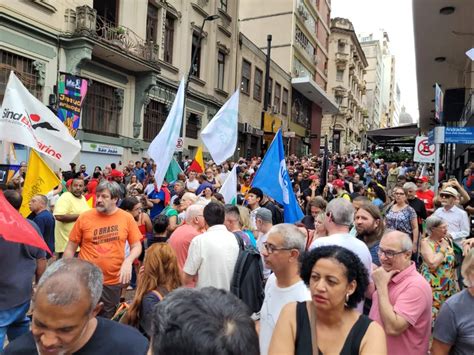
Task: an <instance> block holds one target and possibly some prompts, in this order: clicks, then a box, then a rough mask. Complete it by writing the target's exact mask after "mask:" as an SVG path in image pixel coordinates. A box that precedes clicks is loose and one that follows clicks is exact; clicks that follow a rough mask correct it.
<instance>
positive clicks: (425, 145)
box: [413, 136, 436, 164]
mask: <svg viewBox="0 0 474 355" xmlns="http://www.w3.org/2000/svg"><path fill="white" fill-rule="evenodd" d="M435 151H436V146H435V145H434V144H429V142H428V137H424V136H419V137H416V142H415V152H414V154H413V161H414V162H417V163H432V164H433V163H434V162H435Z"/></svg>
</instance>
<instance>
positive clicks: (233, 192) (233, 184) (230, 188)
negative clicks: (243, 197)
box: [219, 164, 238, 205]
mask: <svg viewBox="0 0 474 355" xmlns="http://www.w3.org/2000/svg"><path fill="white" fill-rule="evenodd" d="M237 167H238V164H234V167H233V168H232V170H231V171H230V173H229V174H228V175H227V178H226V179H225V181H224V183H223V184H222V186H221V188H220V189H219V193H220V194H221V195H222V196H223V197H224V201H225V203H228V204H231V205H236V204H237Z"/></svg>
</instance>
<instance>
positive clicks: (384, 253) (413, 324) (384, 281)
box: [369, 231, 432, 355]
mask: <svg viewBox="0 0 474 355" xmlns="http://www.w3.org/2000/svg"><path fill="white" fill-rule="evenodd" d="M412 251H413V241H412V239H411V238H410V236H409V235H407V234H406V233H402V232H400V231H390V232H388V233H386V234H385V235H384V236H383V237H382V240H381V241H380V246H379V251H378V256H379V260H380V263H381V265H382V266H380V267H379V268H377V269H376V270H374V272H373V273H372V277H373V279H374V283H375V287H376V291H375V292H374V293H373V294H372V307H371V309H370V313H369V317H370V319H373V320H374V321H376V322H377V323H379V324H380V325H381V326H382V327H383V328H384V330H385V333H386V335H387V349H388V354H389V355H392V354H393V355H399V354H405V355H419V354H426V353H427V352H428V348H429V341H430V335H431V305H432V296H431V287H430V285H429V284H428V282H427V281H426V280H425V279H424V278H423V276H422V275H420V274H419V273H418V272H417V271H416V266H415V263H414V262H413V261H412V260H411V255H412Z"/></svg>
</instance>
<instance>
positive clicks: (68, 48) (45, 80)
mask: <svg viewBox="0 0 474 355" xmlns="http://www.w3.org/2000/svg"><path fill="white" fill-rule="evenodd" d="M237 6H238V2H236V1H220V0H196V1H184V2H183V1H178V0H169V1H164V0H150V1H129V0H120V1H119V0H100V1H99V0H95V1H92V0H67V1H66V0H58V1H52V0H42V1H36V0H35V1H24V2H23V1H10V0H0V38H1V39H2V40H1V42H0V98H1V97H2V96H3V93H4V89H5V85H6V81H7V79H8V74H9V71H10V70H14V71H15V72H16V73H17V74H18V76H19V77H20V79H21V80H22V81H23V82H24V83H25V85H26V86H27V87H28V89H29V90H30V91H32V92H33V93H34V94H35V95H36V96H37V97H38V98H40V99H41V100H42V101H43V102H44V103H46V104H48V103H50V104H54V96H55V95H54V94H55V90H56V83H57V79H58V72H66V73H70V74H75V75H80V76H82V77H84V78H86V79H88V80H89V88H88V94H87V96H86V99H85V101H84V103H83V107H82V117H81V125H80V129H79V131H78V134H77V136H76V138H78V139H79V140H80V141H81V142H82V145H83V149H82V151H81V153H80V155H79V156H78V159H77V160H78V161H80V162H81V163H85V164H86V165H87V166H88V170H91V169H93V166H94V165H105V164H108V163H110V162H116V163H118V162H120V161H122V162H124V161H128V160H130V159H133V160H139V159H141V157H142V156H144V154H145V151H146V148H147V147H148V144H149V142H150V141H151V140H152V139H153V138H154V137H155V136H156V134H157V133H158V132H159V130H160V129H161V127H162V125H163V123H164V121H165V119H166V117H167V114H168V111H169V109H170V107H171V104H172V102H173V100H174V96H175V93H176V90H177V87H178V84H179V81H180V80H181V78H182V77H183V76H185V75H187V73H188V70H189V68H190V65H191V54H192V51H194V50H197V56H196V60H195V62H194V72H193V75H192V76H191V78H190V82H189V91H188V99H187V102H186V105H187V109H186V113H185V123H184V125H183V126H184V132H183V137H184V148H185V150H184V152H185V154H191V155H192V154H193V153H194V150H195V149H196V148H197V146H198V145H199V144H200V140H199V136H198V133H199V131H200V129H201V128H203V127H205V125H206V124H207V123H208V122H209V120H210V119H211V118H212V117H213V115H215V114H216V112H217V111H218V110H219V108H220V107H221V105H222V104H223V103H224V102H225V101H226V100H227V98H228V97H229V96H230V95H231V93H233V92H234V91H235V90H236V89H237V88H238V86H239V84H238V77H237V76H236V75H235V73H236V70H237V68H238V67H239V65H240V59H237V58H236V56H237V51H235V50H234V49H235V48H236V47H237V43H238V19H237ZM210 15H218V18H216V19H213V20H210V21H207V22H206V23H205V25H204V31H203V35H202V39H201V41H200V46H198V43H199V38H200V36H199V34H200V27H201V25H202V24H203V21H204V19H205V18H207V17H208V16H210ZM101 148H106V149H101Z"/></svg>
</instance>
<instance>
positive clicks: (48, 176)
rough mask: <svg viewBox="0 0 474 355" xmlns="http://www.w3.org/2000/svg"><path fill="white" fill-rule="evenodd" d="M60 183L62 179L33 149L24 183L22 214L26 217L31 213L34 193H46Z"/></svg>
mask: <svg viewBox="0 0 474 355" xmlns="http://www.w3.org/2000/svg"><path fill="white" fill-rule="evenodd" d="M59 184H61V181H60V180H59V179H58V177H57V176H56V174H55V173H54V172H53V171H52V170H51V169H50V168H49V166H48V165H46V163H45V162H44V161H43V159H41V157H40V156H39V154H38V153H36V152H35V151H34V150H32V151H31V155H30V161H29V162H28V170H27V171H26V177H25V183H24V185H23V192H22V196H23V203H22V204H21V207H20V213H21V214H22V216H23V217H25V218H26V217H28V215H29V214H30V213H31V211H30V207H29V203H30V200H31V198H32V197H33V196H34V195H37V194H41V195H46V194H47V193H48V192H49V191H51V190H52V189H54V188H55V187H56V186H58V185H59Z"/></svg>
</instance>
